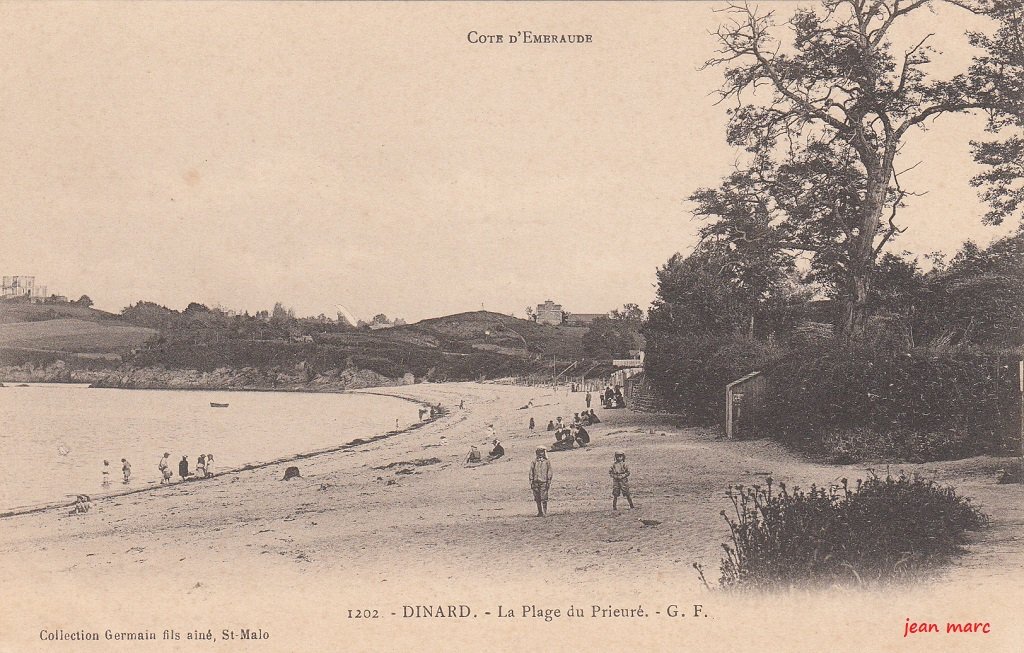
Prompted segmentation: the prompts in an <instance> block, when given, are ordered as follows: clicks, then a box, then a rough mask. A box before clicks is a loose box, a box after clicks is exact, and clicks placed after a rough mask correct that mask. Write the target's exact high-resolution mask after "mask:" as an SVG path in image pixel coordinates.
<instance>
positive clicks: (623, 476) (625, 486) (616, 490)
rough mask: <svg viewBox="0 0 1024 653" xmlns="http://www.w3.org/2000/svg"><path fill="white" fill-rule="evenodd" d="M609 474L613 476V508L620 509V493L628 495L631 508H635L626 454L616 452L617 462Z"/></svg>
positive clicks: (627, 498) (613, 464)
mask: <svg viewBox="0 0 1024 653" xmlns="http://www.w3.org/2000/svg"><path fill="white" fill-rule="evenodd" d="M608 474H609V475H610V476H611V477H612V510H618V509H619V507H618V503H619V494H622V495H623V496H624V497H626V501H628V502H629V508H630V510H632V509H633V497H631V496H630V495H629V467H628V466H627V465H626V454H624V453H622V452H621V451H616V452H615V462H614V463H612V467H611V469H609V470H608Z"/></svg>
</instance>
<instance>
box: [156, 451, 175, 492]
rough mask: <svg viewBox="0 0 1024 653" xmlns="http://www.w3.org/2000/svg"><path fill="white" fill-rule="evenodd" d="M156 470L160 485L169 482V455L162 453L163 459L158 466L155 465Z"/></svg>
mask: <svg viewBox="0 0 1024 653" xmlns="http://www.w3.org/2000/svg"><path fill="white" fill-rule="evenodd" d="M157 469H159V470H160V485H164V484H165V483H170V482H171V476H172V474H171V454H169V453H166V452H164V457H163V458H161V459H160V464H159V465H157Z"/></svg>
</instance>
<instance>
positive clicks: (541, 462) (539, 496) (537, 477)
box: [530, 447, 551, 517]
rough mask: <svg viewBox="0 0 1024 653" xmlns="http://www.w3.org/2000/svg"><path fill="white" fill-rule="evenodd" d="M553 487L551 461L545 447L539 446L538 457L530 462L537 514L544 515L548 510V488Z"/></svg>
mask: <svg viewBox="0 0 1024 653" xmlns="http://www.w3.org/2000/svg"><path fill="white" fill-rule="evenodd" d="M550 487H551V461H549V460H548V458H547V455H546V451H545V449H544V447H537V459H536V460H534V461H533V462H532V463H531V464H530V489H532V490H533V500H534V501H536V502H537V516H538V517H543V516H544V515H546V514H547V512H548V489H549V488H550Z"/></svg>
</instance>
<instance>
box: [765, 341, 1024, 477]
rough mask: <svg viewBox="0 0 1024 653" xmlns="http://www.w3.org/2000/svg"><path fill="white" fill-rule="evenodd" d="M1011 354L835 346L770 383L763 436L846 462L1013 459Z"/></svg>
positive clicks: (802, 359)
mask: <svg viewBox="0 0 1024 653" xmlns="http://www.w3.org/2000/svg"><path fill="white" fill-rule="evenodd" d="M1016 360H1017V357H1016V356H1015V355H1012V352H1006V353H982V352H972V351H952V352H936V351H932V350H929V349H921V348H918V349H913V350H910V351H905V352H894V351H891V350H885V349H878V348H874V347H869V346H863V345H862V346H854V347H839V346H836V345H835V344H833V343H824V344H819V345H817V346H811V347H805V348H803V349H800V350H795V351H793V352H791V353H790V354H789V355H787V356H786V357H785V358H783V359H782V360H780V361H779V362H778V363H777V364H776V365H774V366H773V367H772V369H771V370H770V371H769V372H768V373H767V375H766V379H767V388H766V392H765V397H764V399H765V401H764V408H763V410H762V411H761V412H760V413H759V418H758V425H757V428H758V434H759V435H764V436H768V437H772V438H776V439H780V440H783V441H786V442H790V443H792V444H797V445H800V446H803V447H807V448H809V449H811V450H817V451H823V452H826V453H830V454H833V455H834V456H835V457H836V458H837V459H838V460H840V461H852V460H861V459H864V458H872V457H876V458H879V457H880V458H900V459H906V460H935V459H948V458H957V457H965V456H970V455H976V454H980V453H992V454H997V455H998V454H1006V453H1016V452H1017V449H1016V447H1017V446H1019V443H1018V441H1017V438H1015V437H1013V436H1014V433H1015V432H1016V429H1015V428H1014V425H1015V424H1016V420H1018V419H1019V412H1018V411H1019V405H1018V402H1019V400H1018V398H1017V396H1016V365H1015V364H1014V363H1015V361H1016Z"/></svg>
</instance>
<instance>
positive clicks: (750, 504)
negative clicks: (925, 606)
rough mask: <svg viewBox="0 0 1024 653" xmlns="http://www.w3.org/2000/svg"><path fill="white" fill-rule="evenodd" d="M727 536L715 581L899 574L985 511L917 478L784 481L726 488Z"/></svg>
mask: <svg viewBox="0 0 1024 653" xmlns="http://www.w3.org/2000/svg"><path fill="white" fill-rule="evenodd" d="M728 496H729V498H730V499H731V500H732V503H733V514H729V513H727V512H726V511H724V510H723V511H722V515H723V516H724V517H725V520H726V522H727V523H728V524H729V530H730V533H731V536H732V543H731V544H723V545H722V546H723V548H724V549H725V557H724V558H723V559H722V564H721V572H722V575H721V578H720V580H719V582H720V584H721V586H722V587H723V588H727V589H777V588H782V587H788V586H800V585H811V584H818V583H821V584H827V585H833V584H840V585H860V584H874V583H884V582H887V581H893V580H899V579H901V578H906V577H908V576H911V575H913V574H916V573H919V572H920V571H922V570H924V569H926V568H928V567H930V566H932V565H934V564H936V563H941V562H943V561H945V560H948V559H949V558H950V557H951V556H952V555H954V554H955V553H957V552H958V551H959V545H960V544H961V542H962V541H963V535H964V532H965V531H968V530H977V529H979V528H981V527H982V526H983V525H984V524H985V521H986V518H985V515H984V514H983V513H981V512H980V511H979V510H977V509H976V508H974V507H972V506H971V505H970V500H969V499H964V498H961V497H959V496H958V495H957V494H956V492H955V491H954V490H953V489H952V488H948V487H940V486H938V485H936V484H934V483H932V482H931V481H925V480H922V479H920V478H917V477H907V476H900V477H899V478H892V477H887V478H885V479H881V478H879V477H877V476H872V477H871V478H869V479H868V480H867V481H863V482H862V481H859V480H858V481H857V487H856V488H850V487H849V486H848V484H847V481H846V479H843V481H842V486H833V487H830V488H828V489H826V488H819V487H815V486H813V485H812V486H811V488H810V490H809V491H807V492H802V491H800V489H799V488H793V491H789V490H787V489H786V487H785V485H784V484H780V485H779V490H778V491H774V492H773V488H772V480H771V479H770V478H769V479H768V481H767V487H765V488H762V487H760V486H754V487H747V488H744V487H743V486H736V487H735V488H730V489H729V492H728Z"/></svg>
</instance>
